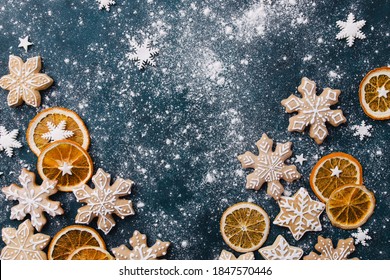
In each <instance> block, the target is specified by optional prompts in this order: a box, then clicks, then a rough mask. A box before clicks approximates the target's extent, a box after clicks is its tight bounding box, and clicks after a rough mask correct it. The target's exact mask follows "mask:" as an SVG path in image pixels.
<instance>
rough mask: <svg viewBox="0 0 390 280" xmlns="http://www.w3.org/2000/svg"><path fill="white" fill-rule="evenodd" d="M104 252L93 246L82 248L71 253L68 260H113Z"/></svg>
mask: <svg viewBox="0 0 390 280" xmlns="http://www.w3.org/2000/svg"><path fill="white" fill-rule="evenodd" d="M113 259H114V258H113V256H111V255H110V253H109V252H107V251H106V250H104V249H102V248H100V247H95V246H84V247H80V248H78V249H76V250H74V251H73V253H72V254H70V255H69V257H68V260H113Z"/></svg>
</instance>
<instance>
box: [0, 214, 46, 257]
mask: <svg viewBox="0 0 390 280" xmlns="http://www.w3.org/2000/svg"><path fill="white" fill-rule="evenodd" d="M2 238H3V241H4V243H5V244H6V246H5V247H4V248H3V250H1V255H0V259H1V260H46V259H47V256H46V253H45V252H43V249H44V248H45V247H46V246H47V244H48V243H49V241H50V236H48V235H46V234H42V233H38V234H34V228H33V226H32V225H31V222H30V220H26V221H24V222H23V223H21V224H20V225H19V227H18V229H15V228H3V230H2Z"/></svg>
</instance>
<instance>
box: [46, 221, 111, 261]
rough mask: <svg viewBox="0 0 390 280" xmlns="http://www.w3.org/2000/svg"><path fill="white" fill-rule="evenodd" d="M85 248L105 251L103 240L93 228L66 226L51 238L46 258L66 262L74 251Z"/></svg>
mask: <svg viewBox="0 0 390 280" xmlns="http://www.w3.org/2000/svg"><path fill="white" fill-rule="evenodd" d="M85 246H94V247H100V248H102V249H104V250H105V249H106V244H105V243H104V240H103V238H102V237H101V236H100V235H99V233H98V232H97V231H96V230H94V229H93V228H90V227H87V226H81V225H73V226H68V227H66V228H63V229H62V230H60V231H59V232H58V233H57V234H56V235H55V236H54V237H53V239H52V240H51V242H50V245H49V249H48V252H47V257H48V259H49V260H67V259H68V258H69V256H70V255H71V254H72V253H73V252H74V251H75V250H77V249H79V248H81V247H85Z"/></svg>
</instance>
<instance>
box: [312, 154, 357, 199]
mask: <svg viewBox="0 0 390 280" xmlns="http://www.w3.org/2000/svg"><path fill="white" fill-rule="evenodd" d="M362 183H363V169H362V166H361V165H360V162H359V161H358V160H357V159H356V158H354V157H353V156H351V155H349V154H346V153H341V152H336V153H331V154H329V155H327V156H324V157H323V158H321V159H320V160H319V161H318V162H317V163H316V165H315V166H314V167H313V170H312V171H311V174H310V186H311V188H312V190H313V192H314V193H315V195H316V196H317V197H318V198H319V199H320V200H321V201H322V202H325V203H326V202H327V201H328V199H329V196H330V195H331V193H332V192H333V191H334V190H335V189H337V188H338V187H341V186H343V185H345V184H362Z"/></svg>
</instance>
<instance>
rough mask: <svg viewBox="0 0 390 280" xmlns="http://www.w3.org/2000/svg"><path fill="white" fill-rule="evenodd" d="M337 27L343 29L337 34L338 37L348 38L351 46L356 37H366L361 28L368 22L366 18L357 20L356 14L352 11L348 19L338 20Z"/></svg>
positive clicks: (339, 38)
mask: <svg viewBox="0 0 390 280" xmlns="http://www.w3.org/2000/svg"><path fill="white" fill-rule="evenodd" d="M336 24H337V27H339V28H340V29H341V31H340V32H339V33H338V34H337V35H336V39H338V40H342V39H347V43H348V46H349V47H352V46H353V43H354V42H355V38H358V39H365V38H366V35H364V33H363V32H362V31H360V29H361V28H362V27H363V26H364V25H365V24H366V21H365V20H359V21H355V16H354V14H352V13H350V14H349V15H348V18H347V21H341V20H338V21H337V22H336Z"/></svg>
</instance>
